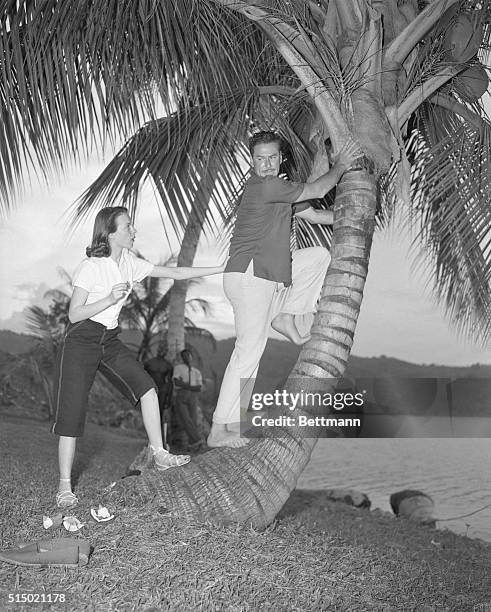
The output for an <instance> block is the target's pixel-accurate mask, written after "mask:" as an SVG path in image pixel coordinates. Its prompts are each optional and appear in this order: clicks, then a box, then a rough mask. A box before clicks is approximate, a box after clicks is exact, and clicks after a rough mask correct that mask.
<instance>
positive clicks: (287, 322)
mask: <svg viewBox="0 0 491 612" xmlns="http://www.w3.org/2000/svg"><path fill="white" fill-rule="evenodd" d="M271 327H272V328H273V329H275V330H276V331H277V332H280V334H283V336H286V337H287V338H288V340H290V342H293V344H298V345H299V346H300V345H302V344H305V343H306V342H308V341H309V340H310V334H307V335H306V336H301V335H300V334H299V333H298V329H297V326H296V325H295V315H292V314H288V313H285V312H280V314H279V315H276V317H275V318H274V319H273V320H272V321H271Z"/></svg>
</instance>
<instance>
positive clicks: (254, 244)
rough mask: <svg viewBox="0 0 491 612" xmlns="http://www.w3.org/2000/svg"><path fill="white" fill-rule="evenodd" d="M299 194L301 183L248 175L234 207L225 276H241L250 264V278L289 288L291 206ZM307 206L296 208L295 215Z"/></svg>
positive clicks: (301, 204)
mask: <svg viewBox="0 0 491 612" xmlns="http://www.w3.org/2000/svg"><path fill="white" fill-rule="evenodd" d="M302 190H303V183H293V182H291V181H287V180H285V179H282V178H279V177H277V176H265V177H261V176H257V175H256V174H254V173H253V174H252V175H251V177H250V178H249V179H248V181H247V182H246V185H245V188H244V192H243V194H242V198H241V202H240V204H239V207H238V212H237V219H236V221H235V227H234V231H233V234H232V240H231V242H230V251H229V260H228V262H227V266H226V268H225V272H245V271H246V270H247V268H248V266H249V264H250V262H251V260H252V261H253V273H254V276H257V277H259V278H265V279H267V280H272V281H275V282H277V283H284V284H285V285H290V284H291V282H292V271H291V268H292V266H291V253H290V229H291V220H292V214H293V210H292V205H293V203H294V202H295V200H296V199H297V198H298V197H299V195H300V194H301V193H302ZM309 206H310V205H309V204H308V203H307V202H302V203H300V204H296V205H295V212H299V211H301V210H305V209H306V208H309Z"/></svg>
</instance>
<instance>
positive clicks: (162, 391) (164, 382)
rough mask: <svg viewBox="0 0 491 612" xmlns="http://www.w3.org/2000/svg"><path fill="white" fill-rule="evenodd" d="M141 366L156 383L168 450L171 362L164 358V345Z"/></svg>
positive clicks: (164, 438)
mask: <svg viewBox="0 0 491 612" xmlns="http://www.w3.org/2000/svg"><path fill="white" fill-rule="evenodd" d="M143 367H144V368H145V370H146V371H147V372H148V373H149V374H150V376H151V377H152V378H153V380H154V382H155V384H156V385H157V389H158V391H157V395H158V399H159V410H160V422H161V424H162V439H163V442H164V448H166V449H167V450H169V439H168V437H169V436H168V432H169V423H170V411H171V407H172V390H173V386H172V374H173V367H172V363H171V362H170V361H168V360H167V359H166V358H165V347H164V346H163V345H160V346H159V348H158V351H157V356H156V357H151V358H150V359H147V360H146V361H145V362H144V364H143Z"/></svg>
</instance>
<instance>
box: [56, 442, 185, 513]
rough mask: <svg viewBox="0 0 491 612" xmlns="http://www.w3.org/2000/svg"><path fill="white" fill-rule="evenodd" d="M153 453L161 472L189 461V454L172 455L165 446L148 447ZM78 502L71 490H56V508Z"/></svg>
mask: <svg viewBox="0 0 491 612" xmlns="http://www.w3.org/2000/svg"><path fill="white" fill-rule="evenodd" d="M150 450H151V451H152V454H153V460H154V464H155V467H156V468H157V470H160V471H161V472H163V471H165V470H168V469H170V468H173V467H181V466H182V465H186V463H189V462H190V461H191V457H190V456H189V455H172V454H171V453H169V452H168V451H167V450H165V448H159V449H157V450H155V449H154V448H152V447H150ZM77 504H78V497H77V496H76V495H75V493H72V491H58V493H57V494H56V505H57V506H58V508H71V507H72V506H76V505H77Z"/></svg>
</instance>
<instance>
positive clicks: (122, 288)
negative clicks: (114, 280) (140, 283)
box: [109, 283, 130, 304]
mask: <svg viewBox="0 0 491 612" xmlns="http://www.w3.org/2000/svg"><path fill="white" fill-rule="evenodd" d="M129 290H130V284H129V283H118V284H117V285H114V287H113V288H112V289H111V293H110V294H109V296H110V298H111V301H112V303H113V304H117V303H118V302H119V300H122V299H123V298H124V297H125V296H126V294H127V293H128V291H129Z"/></svg>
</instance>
